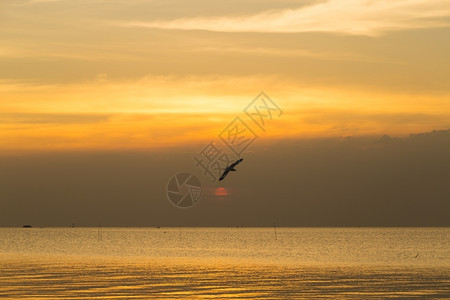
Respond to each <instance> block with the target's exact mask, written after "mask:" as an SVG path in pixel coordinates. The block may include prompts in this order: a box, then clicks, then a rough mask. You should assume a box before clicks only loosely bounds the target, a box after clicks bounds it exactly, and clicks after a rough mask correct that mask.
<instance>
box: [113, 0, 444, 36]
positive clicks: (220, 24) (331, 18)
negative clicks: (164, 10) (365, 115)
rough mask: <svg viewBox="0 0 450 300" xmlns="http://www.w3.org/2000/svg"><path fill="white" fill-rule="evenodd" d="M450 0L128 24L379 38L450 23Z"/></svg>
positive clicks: (346, 0) (328, 5)
mask: <svg viewBox="0 0 450 300" xmlns="http://www.w3.org/2000/svg"><path fill="white" fill-rule="evenodd" d="M449 16H450V6H449V5H448V2H447V1H445V0H399V1H369V0H366V1H361V0H330V1H327V2H321V3H318V4H316V5H312V6H307V7H301V8H297V9H282V10H270V11H265V12H261V13H257V14H253V15H246V16H219V17H196V18H181V19H175V20H169V21H166V20H160V21H153V22H138V21H136V22H125V23H123V22H122V23H120V24H121V26H126V27H148V28H157V29H178V30H208V31H217V32H274V33H295V32H331V33H340V34H355V35H369V36H377V35H380V34H383V33H385V32H387V31H391V30H406V29H416V28H430V27H442V26H449V25H450V22H449V21H448V20H445V18H446V17H449Z"/></svg>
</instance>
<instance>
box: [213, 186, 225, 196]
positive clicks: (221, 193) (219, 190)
mask: <svg viewBox="0 0 450 300" xmlns="http://www.w3.org/2000/svg"><path fill="white" fill-rule="evenodd" d="M214 195H216V196H218V197H226V196H228V191H227V189H226V188H222V187H220V188H217V189H216V191H215V192H214Z"/></svg>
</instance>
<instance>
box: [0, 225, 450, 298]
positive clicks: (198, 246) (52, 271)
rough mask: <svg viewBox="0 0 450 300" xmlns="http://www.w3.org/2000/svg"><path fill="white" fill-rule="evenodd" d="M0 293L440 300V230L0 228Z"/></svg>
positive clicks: (445, 235)
mask: <svg viewBox="0 0 450 300" xmlns="http://www.w3.org/2000/svg"><path fill="white" fill-rule="evenodd" d="M0 298H9V299H149V298H153V299H246V298H247V299H311V298H320V299H324V298H331V299H386V298H396V299H399V298H404V299H414V298H417V299H424V298H433V299H448V298H450V228H28V229H27V228H0Z"/></svg>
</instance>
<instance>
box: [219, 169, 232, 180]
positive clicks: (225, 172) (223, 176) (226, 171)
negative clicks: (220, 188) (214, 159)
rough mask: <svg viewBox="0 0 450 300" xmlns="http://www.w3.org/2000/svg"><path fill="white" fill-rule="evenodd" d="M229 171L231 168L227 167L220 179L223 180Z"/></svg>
mask: <svg viewBox="0 0 450 300" xmlns="http://www.w3.org/2000/svg"><path fill="white" fill-rule="evenodd" d="M229 172H230V168H226V169H225V171H224V172H223V173H222V176H220V178H219V181H221V180H223V179H224V178H225V177H226V176H227V174H228V173H229Z"/></svg>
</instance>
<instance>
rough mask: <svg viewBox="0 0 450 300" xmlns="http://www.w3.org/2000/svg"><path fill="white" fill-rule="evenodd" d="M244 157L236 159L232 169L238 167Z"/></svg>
mask: <svg viewBox="0 0 450 300" xmlns="http://www.w3.org/2000/svg"><path fill="white" fill-rule="evenodd" d="M243 160H244V159H243V158H241V159H238V160H237V161H235V162H234V163H232V164H231V166H230V169H233V168H234V167H236V166H237V165H238V164H240V163H241V162H242V161H243Z"/></svg>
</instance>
